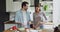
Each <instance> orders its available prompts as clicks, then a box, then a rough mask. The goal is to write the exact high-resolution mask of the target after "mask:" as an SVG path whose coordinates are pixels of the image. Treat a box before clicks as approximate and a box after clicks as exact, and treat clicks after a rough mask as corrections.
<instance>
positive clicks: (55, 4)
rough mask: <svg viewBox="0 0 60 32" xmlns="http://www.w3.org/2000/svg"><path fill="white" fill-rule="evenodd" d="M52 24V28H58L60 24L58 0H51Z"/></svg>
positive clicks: (59, 0) (59, 2) (59, 3)
mask: <svg viewBox="0 0 60 32" xmlns="http://www.w3.org/2000/svg"><path fill="white" fill-rule="evenodd" d="M53 10H54V11H53V23H54V26H58V25H59V24H60V20H59V19H60V14H59V13H60V0H53Z"/></svg>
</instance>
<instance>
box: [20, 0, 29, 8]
mask: <svg viewBox="0 0 60 32" xmlns="http://www.w3.org/2000/svg"><path fill="white" fill-rule="evenodd" d="M26 4H29V3H28V2H26V1H24V2H22V5H21V6H22V8H23V6H26Z"/></svg>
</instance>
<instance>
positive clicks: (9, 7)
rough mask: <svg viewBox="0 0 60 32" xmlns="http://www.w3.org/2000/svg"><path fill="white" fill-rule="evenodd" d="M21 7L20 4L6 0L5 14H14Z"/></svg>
mask: <svg viewBox="0 0 60 32" xmlns="http://www.w3.org/2000/svg"><path fill="white" fill-rule="evenodd" d="M20 7H21V2H18V1H16V2H14V1H13V0H6V12H16V11H17V10H19V9H20Z"/></svg>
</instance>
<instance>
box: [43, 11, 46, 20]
mask: <svg viewBox="0 0 60 32" xmlns="http://www.w3.org/2000/svg"><path fill="white" fill-rule="evenodd" d="M42 14H43V16H44V18H45V20H47V17H46V15H45V14H44V13H43V12H42Z"/></svg>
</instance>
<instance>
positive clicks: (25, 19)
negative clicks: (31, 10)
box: [22, 11, 27, 28]
mask: <svg viewBox="0 0 60 32" xmlns="http://www.w3.org/2000/svg"><path fill="white" fill-rule="evenodd" d="M22 12H23V20H24V23H23V24H24V28H27V17H26V11H22Z"/></svg>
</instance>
